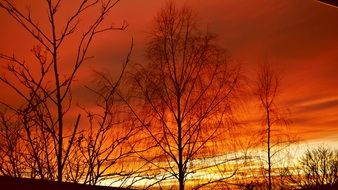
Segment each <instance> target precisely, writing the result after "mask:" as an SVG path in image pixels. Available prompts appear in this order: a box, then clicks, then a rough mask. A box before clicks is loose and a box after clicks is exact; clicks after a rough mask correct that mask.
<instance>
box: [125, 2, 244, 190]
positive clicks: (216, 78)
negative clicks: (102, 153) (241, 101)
mask: <svg viewBox="0 0 338 190" xmlns="http://www.w3.org/2000/svg"><path fill="white" fill-rule="evenodd" d="M147 58H148V60H149V62H148V63H147V64H146V65H145V66H141V65H140V66H139V67H137V69H136V72H135V73H133V76H132V79H131V81H132V84H133V86H132V88H135V89H136V92H135V94H137V95H138V96H137V99H136V100H135V99H134V100H135V101H134V102H136V103H139V104H138V105H141V108H140V109H137V107H136V106H133V104H132V103H130V102H129V107H130V109H131V111H132V112H133V113H134V115H135V117H136V118H137V119H138V120H139V122H140V123H141V125H142V127H143V130H144V136H145V138H146V139H148V143H149V144H148V146H149V147H154V148H155V150H151V151H153V152H154V153H153V154H152V153H149V152H151V151H148V152H147V153H146V154H139V155H140V156H141V158H142V159H144V160H146V161H147V162H148V163H149V164H150V165H151V166H152V167H155V169H154V170H157V171H159V172H161V173H162V175H161V176H162V177H161V178H160V180H164V179H173V178H174V179H177V181H178V184H179V185H178V186H179V189H181V190H183V189H184V187H185V182H186V180H187V177H188V176H189V175H192V174H193V173H195V172H198V171H199V170H203V169H206V168H205V166H201V165H199V164H196V163H195V162H194V161H196V162H198V161H197V159H198V158H203V157H204V158H207V157H209V156H211V155H212V154H213V152H214V151H212V150H215V149H214V148H215V147H213V145H212V144H213V143H216V140H217V139H218V138H221V137H222V128H223V129H224V128H225V127H226V123H225V121H226V120H227V118H228V116H229V114H230V113H231V101H230V100H231V98H232V95H233V93H234V92H235V90H236V87H237V84H238V76H239V74H238V69H237V68H235V67H234V66H232V65H231V64H230V62H229V61H228V60H227V57H226V55H225V52H224V51H223V50H222V49H221V48H220V47H219V46H217V45H216V43H215V38H214V36H212V35H211V34H210V33H209V32H202V31H200V30H199V29H198V28H197V24H196V20H195V17H194V15H193V13H192V11H191V10H190V9H188V8H186V7H183V8H177V7H176V6H175V4H174V3H173V2H169V3H168V4H167V5H166V6H165V7H164V8H163V9H162V10H161V11H160V12H159V13H158V15H157V16H156V17H155V25H154V27H153V31H152V33H151V39H150V42H149V43H148V48H147ZM125 100H126V101H127V99H125ZM200 161H202V159H200ZM208 167H209V166H208ZM210 167H211V166H210ZM154 170H152V171H154ZM151 174H152V173H151V172H150V171H149V173H148V175H151Z"/></svg>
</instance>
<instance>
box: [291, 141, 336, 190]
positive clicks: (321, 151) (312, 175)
mask: <svg viewBox="0 0 338 190" xmlns="http://www.w3.org/2000/svg"><path fill="white" fill-rule="evenodd" d="M288 175H289V182H290V183H291V184H294V185H296V186H298V187H299V188H300V189H334V187H337V185H338V152H337V150H332V149H329V148H327V147H325V146H320V147H317V148H315V149H312V150H311V149H308V150H307V151H306V152H305V153H304V155H303V156H302V157H300V159H299V162H298V165H297V166H296V167H295V168H291V169H290V170H288Z"/></svg>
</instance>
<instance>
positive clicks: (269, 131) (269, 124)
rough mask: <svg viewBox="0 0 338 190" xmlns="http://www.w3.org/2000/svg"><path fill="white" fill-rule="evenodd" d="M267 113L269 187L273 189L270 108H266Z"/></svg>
mask: <svg viewBox="0 0 338 190" xmlns="http://www.w3.org/2000/svg"><path fill="white" fill-rule="evenodd" d="M266 115H267V125H268V142H267V146H268V175H269V184H268V186H269V187H268V188H269V190H272V181H271V152H270V151H271V150H270V136H271V128H270V127H271V121H270V109H269V108H267V109H266Z"/></svg>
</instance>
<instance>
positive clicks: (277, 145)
mask: <svg viewBox="0 0 338 190" xmlns="http://www.w3.org/2000/svg"><path fill="white" fill-rule="evenodd" d="M280 81H281V78H280V76H279V75H278V73H277V71H275V70H274V69H273V68H272V65H271V64H270V63H268V62H265V63H263V64H262V65H261V66H260V68H259V70H258V72H257V80H256V90H255V95H256V97H257V98H258V100H259V104H260V107H261V109H262V112H263V113H264V114H263V116H262V119H261V121H262V125H263V126H264V127H265V129H264V130H263V131H264V132H263V134H264V135H263V137H264V138H265V140H266V141H265V142H266V150H267V157H266V158H267V165H268V171H267V172H268V189H269V190H271V189H272V186H273V183H272V166H273V162H272V158H273V157H276V156H277V155H278V153H280V152H281V151H282V150H284V149H285V148H286V147H288V146H289V145H290V143H292V142H294V139H293V138H291V135H289V134H287V133H283V132H282V130H280V128H278V127H277V126H283V125H284V126H285V125H288V123H289V121H288V120H287V119H286V117H285V113H284V112H283V111H282V110H281V109H280V108H279V105H278V104H277V100H276V99H277V96H278V95H279V90H280Z"/></svg>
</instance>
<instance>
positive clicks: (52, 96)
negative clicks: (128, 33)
mask: <svg viewBox="0 0 338 190" xmlns="http://www.w3.org/2000/svg"><path fill="white" fill-rule="evenodd" d="M118 2H119V0H103V1H95V0H93V1H91V0H82V1H80V2H78V4H77V7H76V8H75V9H74V11H73V12H71V13H70V14H69V15H68V16H69V17H68V18H67V19H66V20H65V21H62V22H61V21H60V20H58V19H59V18H60V17H58V16H59V15H60V14H59V13H60V10H62V8H63V6H62V5H64V4H65V3H66V2H64V1H62V0H55V1H53V0H45V1H44V3H45V5H46V11H42V13H46V15H43V16H42V17H45V18H48V19H47V20H48V23H46V24H47V25H46V27H43V26H42V25H39V20H40V19H39V18H38V19H36V18H34V17H33V16H32V14H31V12H30V10H28V12H27V13H25V11H23V10H20V9H19V8H18V7H19V6H16V4H15V3H13V2H12V1H9V0H4V1H1V2H0V10H2V11H5V12H7V13H8V15H9V16H10V17H11V18H13V19H14V20H15V21H16V23H17V24H19V25H20V26H21V27H22V28H23V29H24V30H26V31H27V32H28V33H29V34H30V35H31V37H33V39H35V42H37V43H38V45H36V46H34V47H33V48H32V53H33V55H34V58H35V61H36V62H35V63H34V67H33V66H32V65H33V63H27V62H25V61H24V60H20V59H18V58H17V57H16V56H14V55H5V54H0V59H1V60H3V61H7V62H8V66H7V72H6V73H4V74H3V75H1V76H0V81H1V82H2V83H4V84H6V85H7V86H8V87H9V88H11V89H12V90H13V92H15V93H16V94H17V95H18V96H19V98H20V99H18V102H20V103H21V104H20V105H9V104H7V103H5V102H2V105H4V106H5V107H6V108H7V110H10V111H11V115H13V116H10V117H12V118H13V117H15V119H16V120H19V122H20V123H21V124H22V129H23V131H24V134H21V135H22V139H23V141H24V142H26V147H25V150H26V151H25V153H26V155H27V156H25V158H23V159H25V162H27V165H29V166H30V171H28V172H30V173H31V174H30V175H31V177H39V178H42V179H44V178H47V179H51V180H54V179H57V180H58V181H59V182H61V181H62V180H63V179H62V177H63V173H64V168H65V166H66V165H67V161H68V159H69V154H70V152H71V151H72V148H73V144H74V142H75V140H76V135H77V133H78V128H79V122H80V118H81V115H80V114H78V115H77V117H75V118H74V120H73V124H71V123H70V122H65V120H66V119H65V118H66V116H68V115H69V110H70V109H71V108H72V107H73V104H72V100H73V97H72V93H71V89H72V86H73V83H74V79H75V77H76V75H77V73H78V71H79V69H80V67H81V66H82V65H83V63H84V62H86V61H87V60H88V59H89V58H90V56H88V50H89V48H90V46H91V44H92V42H93V40H94V37H95V36H97V35H98V34H100V33H102V32H105V31H109V30H123V29H124V28H125V27H126V24H123V25H122V26H121V27H117V28H115V27H113V26H104V24H103V21H104V20H105V18H106V16H107V15H108V14H109V12H110V11H111V10H112V8H113V7H115V5H116V4H117V3H118ZM89 10H96V11H97V14H96V15H95V16H93V20H92V21H90V23H89V24H88V25H87V27H85V28H86V29H84V30H80V28H82V27H80V23H81V21H82V20H83V19H85V17H86V16H85V15H86V14H87V13H88V11H89ZM41 20H42V19H41ZM81 24H82V23H81ZM70 41H71V42H72V44H73V46H72V47H73V48H74V49H73V50H74V52H75V53H74V54H72V56H73V57H72V59H70V61H69V62H64V61H63V60H64V59H63V58H64V54H63V51H62V50H63V48H65V47H66V44H67V43H69V42H70ZM37 65H38V66H37ZM33 68H39V71H38V72H36V71H35V70H34V69H33ZM8 75H10V76H9V77H8ZM14 115H15V116H14ZM3 124H6V123H3ZM25 172H27V171H25Z"/></svg>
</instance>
